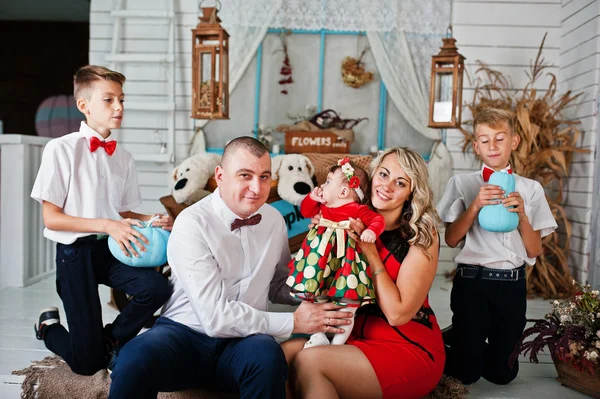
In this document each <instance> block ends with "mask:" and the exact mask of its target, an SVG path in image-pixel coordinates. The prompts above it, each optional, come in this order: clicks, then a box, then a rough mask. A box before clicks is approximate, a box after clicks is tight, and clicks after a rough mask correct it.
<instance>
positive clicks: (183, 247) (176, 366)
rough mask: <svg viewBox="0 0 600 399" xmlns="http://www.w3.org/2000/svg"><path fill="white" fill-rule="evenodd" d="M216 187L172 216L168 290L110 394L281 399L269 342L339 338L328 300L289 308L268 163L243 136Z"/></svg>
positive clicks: (283, 244) (282, 377) (339, 319)
mask: <svg viewBox="0 0 600 399" xmlns="http://www.w3.org/2000/svg"><path fill="white" fill-rule="evenodd" d="M215 179H216V180H217V183H218V186H219V187H218V189H217V190H216V191H215V192H214V193H213V194H211V195H209V196H208V197H205V198H204V199H202V200H201V201H199V202H197V203H196V204H194V205H192V206H190V207H188V208H187V209H186V210H184V211H183V212H182V213H181V214H180V215H179V216H178V218H177V221H176V223H175V225H174V228H173V233H172V234H171V237H170V239H169V244H168V257H169V264H170V266H171V269H172V271H173V284H174V293H173V296H172V297H171V299H170V300H169V301H168V302H167V304H166V305H165V306H164V308H163V313H162V316H161V318H159V319H158V321H157V322H156V324H155V326H154V327H153V328H152V329H150V330H149V331H147V332H145V333H143V334H141V335H139V336H138V337H136V338H135V339H133V340H132V341H131V342H130V343H129V344H128V345H126V346H125V347H124V348H123V349H122V350H121V352H120V354H119V357H118V358H117V361H116V364H115V368H114V370H113V373H112V384H111V390H110V398H155V397H156V395H157V393H158V392H161V391H176V390H182V389H187V388H195V387H204V388H214V389H217V390H219V391H239V392H240V397H241V398H257V399H258V398H261V399H262V398H284V397H285V381H286V377H287V366H286V362H285V357H284V354H283V351H282V350H281V348H280V347H279V345H278V344H277V342H276V341H275V339H274V338H273V337H275V336H280V337H288V336H289V335H290V334H292V333H306V334H311V333H314V332H317V331H326V332H331V333H340V332H342V331H343V330H342V329H341V328H338V327H339V326H341V325H346V324H349V323H350V318H351V317H352V315H351V314H350V313H348V312H342V311H337V310H336V307H335V306H333V305H332V304H325V305H317V304H312V303H308V302H303V303H302V304H300V306H299V307H298V309H297V310H296V311H295V312H294V313H274V312H268V311H267V306H268V301H269V299H270V300H271V301H272V302H276V303H288V304H296V303H297V302H295V299H294V298H292V297H291V296H290V295H289V287H288V286H287V285H286V284H285V281H286V278H287V276H288V274H289V269H288V263H289V261H290V259H291V256H290V252H289V248H288V238H287V228H286V225H285V221H284V220H283V217H282V216H281V215H280V214H279V213H278V212H277V211H276V210H275V209H274V208H273V207H271V206H270V205H266V204H265V203H266V200H267V198H268V196H269V191H270V185H271V184H270V182H271V159H270V157H269V153H268V152H267V150H266V148H265V147H264V146H263V145H262V144H261V143H260V142H259V141H257V140H255V139H254V138H251V137H240V138H237V139H235V140H233V141H231V142H230V143H229V144H228V145H227V146H226V148H225V151H224V153H223V158H222V160H221V165H220V166H218V167H217V168H216V171H215Z"/></svg>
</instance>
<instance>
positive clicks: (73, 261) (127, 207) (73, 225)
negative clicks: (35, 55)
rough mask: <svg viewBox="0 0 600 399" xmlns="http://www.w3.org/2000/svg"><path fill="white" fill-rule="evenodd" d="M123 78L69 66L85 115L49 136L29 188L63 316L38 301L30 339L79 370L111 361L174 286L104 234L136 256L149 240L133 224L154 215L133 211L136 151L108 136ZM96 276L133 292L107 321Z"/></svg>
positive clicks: (119, 109)
mask: <svg viewBox="0 0 600 399" xmlns="http://www.w3.org/2000/svg"><path fill="white" fill-rule="evenodd" d="M124 82H125V76H123V75H122V74H120V73H118V72H114V71H111V70H109V69H107V68H104V67H101V66H94V65H88V66H85V67H82V68H81V69H79V70H78V71H77V72H76V73H75V76H74V80H73V86H74V93H75V100H76V102H77V108H78V109H79V110H80V111H81V112H82V113H83V114H84V115H85V117H86V121H87V122H82V123H81V127H80V129H79V131H78V132H75V133H71V134H68V135H65V136H63V137H60V138H56V139H54V140H51V141H50V142H48V144H47V145H46V147H45V148H44V153H43V155H42V163H41V165H40V170H39V172H38V175H37V178H36V181H35V184H34V186H33V190H32V192H31V197H32V198H33V199H35V200H37V201H39V202H40V203H41V204H42V215H43V219H44V225H45V229H44V236H45V237H46V238H48V239H50V240H52V241H56V290H57V292H58V294H59V296H60V298H61V300H62V302H63V305H64V309H65V312H66V314H67V320H68V324H69V331H67V330H66V329H65V327H63V326H62V325H61V324H60V318H59V315H58V309H57V308H56V307H49V308H46V309H43V310H42V311H41V314H40V316H39V319H38V322H37V324H36V325H35V334H36V338H37V339H39V340H44V343H45V344H46V347H47V348H48V349H49V350H51V351H52V352H54V353H56V354H57V355H59V356H61V357H62V358H63V359H64V360H65V361H66V362H67V364H68V365H69V367H70V368H71V370H73V372H75V373H77V374H84V375H92V374H94V373H95V372H97V371H98V370H101V369H103V368H106V367H107V365H108V366H110V364H109V363H110V362H112V361H113V360H114V357H115V356H116V354H117V353H118V350H119V348H120V347H121V346H122V345H123V344H124V343H125V342H127V341H128V340H130V339H132V338H133V337H135V336H136V335H137V333H138V332H139V331H140V329H141V328H142V327H143V325H144V323H145V322H146V321H147V320H148V318H150V317H151V316H152V315H153V314H154V312H155V311H156V310H157V309H158V308H160V307H161V306H162V305H163V303H165V302H166V300H167V299H168V298H169V296H170V294H171V287H170V286H169V282H168V280H167V279H165V278H164V277H163V276H162V275H160V274H159V273H157V272H156V271H154V270H153V269H150V268H145V269H144V268H133V267H129V266H126V265H125V264H123V263H122V262H120V261H118V260H117V259H115V257H114V256H113V255H112V254H111V253H110V251H109V247H108V243H107V241H108V240H107V237H108V236H110V237H111V238H112V239H114V240H115V242H116V243H117V244H118V246H119V247H120V249H121V250H122V251H123V254H125V255H126V256H127V257H131V256H134V257H140V253H138V252H137V251H136V250H135V248H134V247H133V245H135V247H136V248H138V249H139V251H145V247H144V246H143V245H142V244H141V242H143V243H144V244H145V245H149V241H148V239H147V238H146V237H144V236H143V235H142V233H140V232H139V231H138V230H136V229H134V228H133V226H140V227H142V223H141V221H147V220H149V219H151V218H152V216H151V215H143V214H139V213H135V212H132V211H131V209H133V208H136V207H138V206H140V205H141V203H142V198H141V195H140V190H139V187H138V182H137V174H136V171H135V164H134V160H133V157H132V156H131V154H130V153H129V152H127V151H126V150H125V149H124V148H122V147H121V146H117V142H116V141H115V140H114V139H113V137H112V135H111V131H112V129H118V128H120V127H121V121H122V119H123V102H124V95H123V90H122V86H123V83H124ZM153 225H154V226H156V227H159V228H163V229H166V230H170V229H171V226H172V225H173V222H172V220H171V218H169V217H168V216H164V215H162V216H160V217H158V218H157V219H155V220H154V222H153ZM150 244H151V243H150ZM142 253H143V252H142ZM98 284H105V285H107V286H109V287H114V288H118V289H120V290H123V291H125V292H126V293H127V294H129V295H131V296H132V299H131V301H130V302H129V303H128V304H127V306H126V307H125V308H124V309H123V310H122V312H121V314H120V315H119V316H117V318H116V319H115V320H114V321H113V323H112V324H108V325H106V326H105V327H103V321H102V306H101V304H100V297H99V296H98Z"/></svg>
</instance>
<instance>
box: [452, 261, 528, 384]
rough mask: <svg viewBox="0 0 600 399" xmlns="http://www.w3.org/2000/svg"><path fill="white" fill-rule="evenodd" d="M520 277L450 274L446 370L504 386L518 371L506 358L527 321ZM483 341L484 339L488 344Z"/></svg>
mask: <svg viewBox="0 0 600 399" xmlns="http://www.w3.org/2000/svg"><path fill="white" fill-rule="evenodd" d="M525 281H526V280H525V279H521V280H518V281H497V280H485V279H482V278H481V275H478V276H477V277H476V278H466V277H461V275H460V271H458V272H457V273H456V275H455V276H454V281H453V285H452V292H451V294H450V308H451V309H452V312H453V315H452V332H451V336H450V337H449V341H450V342H446V341H445V342H444V343H445V344H446V345H447V347H446V367H445V370H444V373H445V374H447V375H450V376H452V377H455V378H458V379H459V380H461V381H462V383H463V384H472V383H474V382H476V381H477V380H479V378H481V377H483V378H485V379H486V380H488V381H490V382H493V383H494V384H501V385H503V384H508V383H509V382H511V381H512V380H514V379H515V377H516V376H517V374H518V372H519V362H518V361H516V362H515V363H514V364H510V363H509V358H510V355H511V353H512V352H513V350H514V349H515V346H516V344H517V342H518V341H519V339H520V338H521V335H522V334H523V330H524V328H525V324H526V316H525V313H526V311H527V287H526V283H525ZM486 339H487V342H486Z"/></svg>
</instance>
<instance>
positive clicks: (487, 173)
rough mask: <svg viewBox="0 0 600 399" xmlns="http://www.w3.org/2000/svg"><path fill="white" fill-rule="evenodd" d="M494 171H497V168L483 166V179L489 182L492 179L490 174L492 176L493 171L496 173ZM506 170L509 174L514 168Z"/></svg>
mask: <svg viewBox="0 0 600 399" xmlns="http://www.w3.org/2000/svg"><path fill="white" fill-rule="evenodd" d="M494 172H495V170H494V169H491V168H488V167H487V166H484V167H483V172H481V175H482V177H483V181H484V182H486V183H487V182H488V180H490V176H491V175H492V173H494ZM506 172H507V173H508V174H510V175H512V169H511V168H508V169H507V170H506Z"/></svg>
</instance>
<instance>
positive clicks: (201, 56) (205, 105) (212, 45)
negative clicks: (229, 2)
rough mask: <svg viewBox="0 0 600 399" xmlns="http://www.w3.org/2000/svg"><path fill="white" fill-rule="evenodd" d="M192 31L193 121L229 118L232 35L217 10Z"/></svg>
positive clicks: (211, 10)
mask: <svg viewBox="0 0 600 399" xmlns="http://www.w3.org/2000/svg"><path fill="white" fill-rule="evenodd" d="M201 9H202V13H203V15H202V16H201V17H199V18H198V19H199V20H200V22H199V23H198V26H196V28H195V29H192V39H193V52H192V54H193V57H192V85H193V88H192V118H194V119H229V88H228V83H229V82H228V80H229V56H228V51H229V34H228V33H227V31H226V30H225V29H223V27H222V26H221V24H220V22H221V20H220V19H219V17H218V16H217V11H218V10H217V9H216V8H215V7H204V8H202V7H201Z"/></svg>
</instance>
